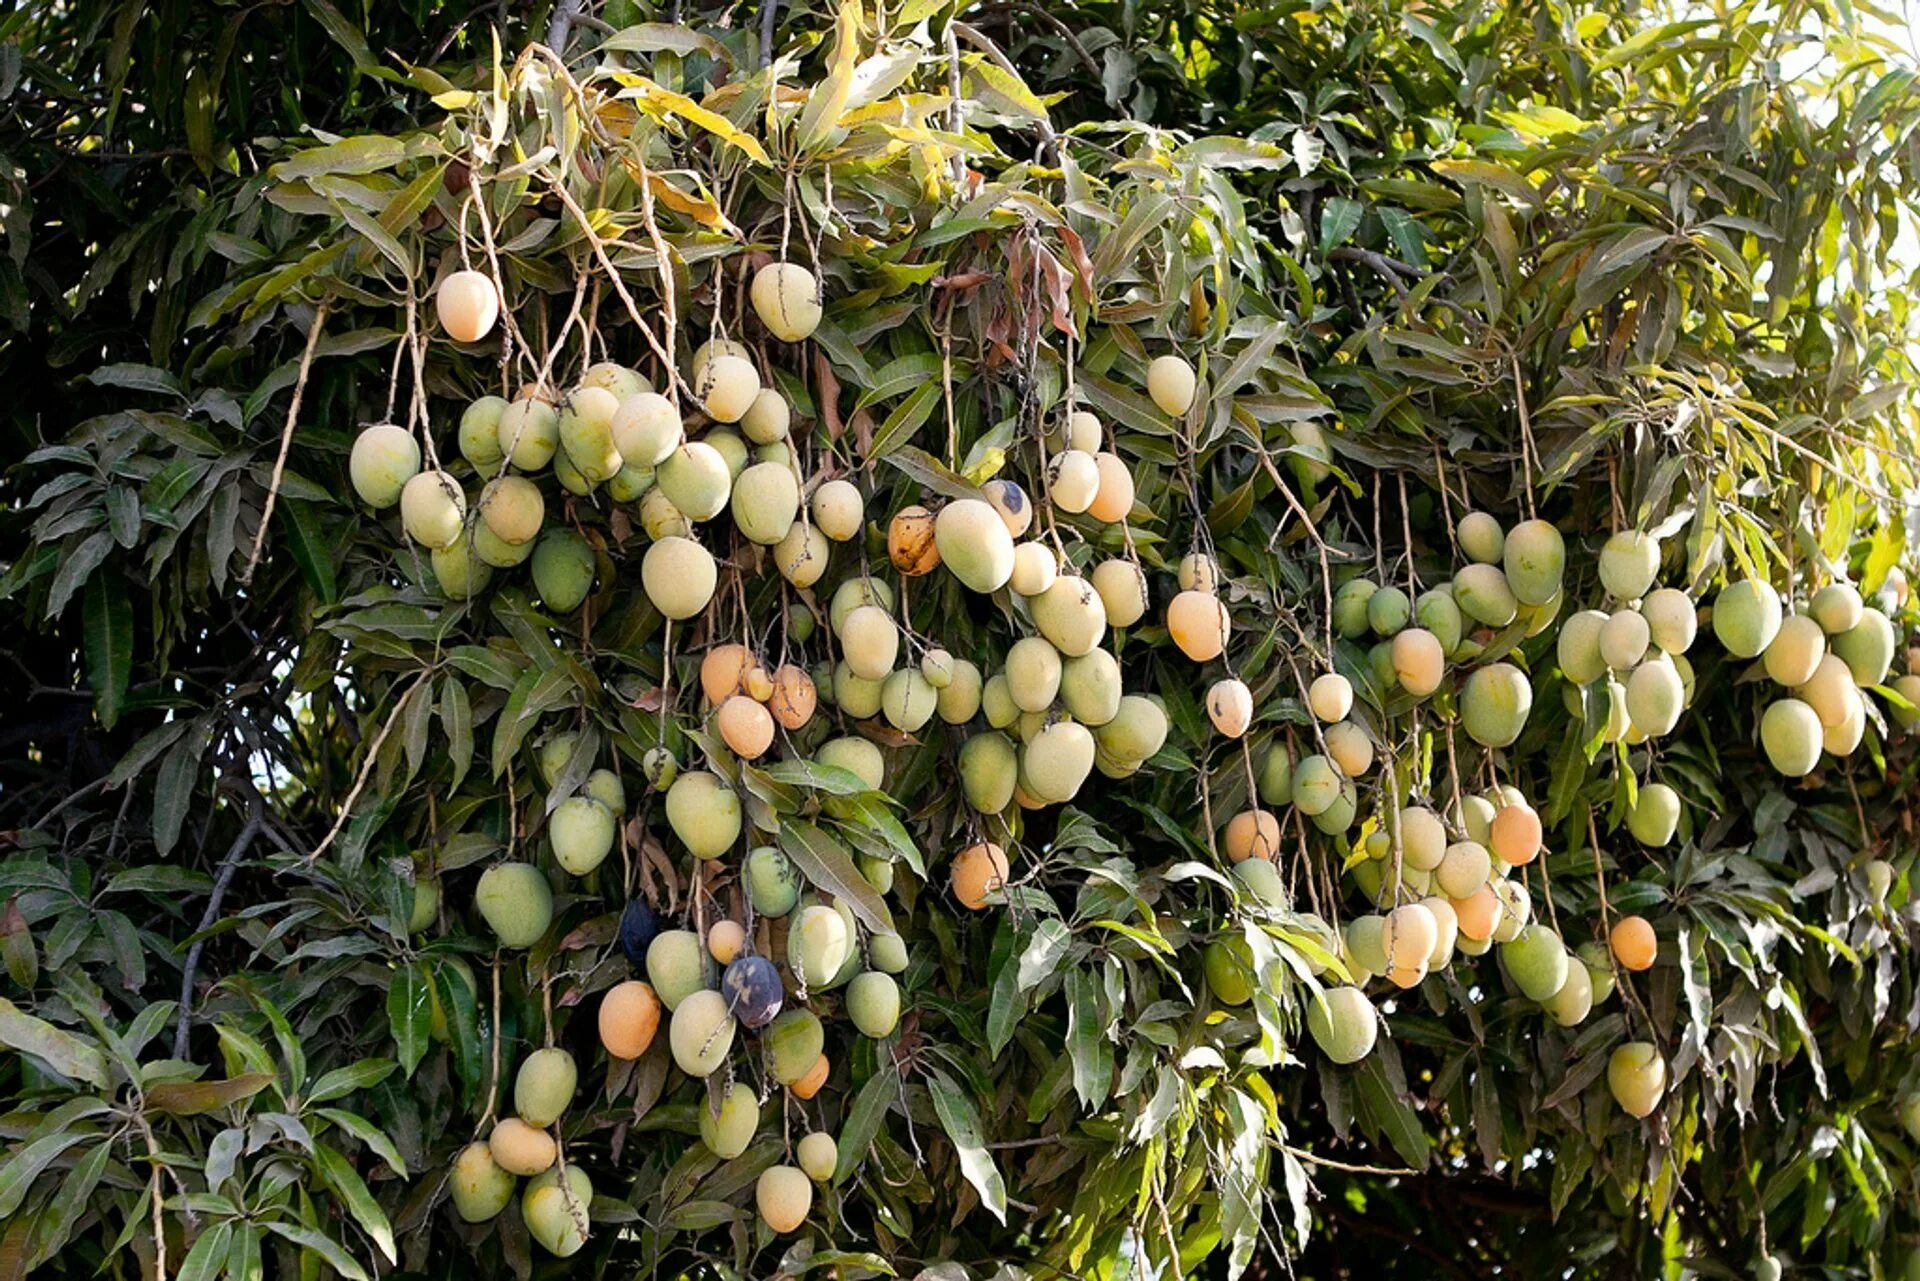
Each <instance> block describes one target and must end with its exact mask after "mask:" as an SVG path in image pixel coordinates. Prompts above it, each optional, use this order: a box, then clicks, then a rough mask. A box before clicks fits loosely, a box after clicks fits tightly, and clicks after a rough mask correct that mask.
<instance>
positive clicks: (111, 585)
mask: <svg viewBox="0 0 1920 1281" xmlns="http://www.w3.org/2000/svg"><path fill="white" fill-rule="evenodd" d="M82 621H83V624H84V628H85V632H84V634H85V637H86V655H87V685H88V686H89V687H90V688H91V689H92V690H93V710H94V714H95V715H96V716H98V717H99V718H100V725H101V727H102V728H103V729H112V728H113V727H114V726H115V725H116V724H118V723H119V720H120V711H121V709H122V708H124V707H125V706H126V703H127V685H128V683H129V682H130V681H131V680H132V677H133V601H132V598H131V597H130V596H129V594H128V592H127V590H126V584H124V583H122V582H120V581H119V575H118V574H112V573H105V572H103V573H97V574H95V575H94V576H93V577H91V578H89V579H88V580H87V595H86V601H85V604H84V606H83V619H82Z"/></svg>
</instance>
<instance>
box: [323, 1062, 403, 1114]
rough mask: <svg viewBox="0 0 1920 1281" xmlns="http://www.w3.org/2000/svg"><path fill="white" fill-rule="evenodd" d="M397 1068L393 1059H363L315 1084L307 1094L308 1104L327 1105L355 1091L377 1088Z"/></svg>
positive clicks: (327, 1075) (336, 1069)
mask: <svg viewBox="0 0 1920 1281" xmlns="http://www.w3.org/2000/svg"><path fill="white" fill-rule="evenodd" d="M395 1066H396V1065H395V1063H394V1061H393V1060H392V1059H361V1060H360V1061H359V1062H358V1063H351V1064H348V1065H347V1066H346V1067H338V1068H335V1069H333V1071H331V1072H328V1073H327V1074H326V1075H325V1076H323V1077H321V1078H320V1079H319V1080H318V1081H315V1082H314V1083H313V1089H312V1090H311V1091H309V1092H308V1094H307V1102H308V1103H309V1104H314V1103H326V1102H329V1101H331V1100H333V1099H338V1098H344V1097H345V1096H346V1095H349V1094H352V1093H353V1092H354V1091H355V1090H365V1089H368V1088H370V1087H372V1086H376V1085H378V1084H380V1082H382V1081H384V1080H386V1079H387V1077H389V1076H391V1075H392V1074H393V1069H394V1067H395Z"/></svg>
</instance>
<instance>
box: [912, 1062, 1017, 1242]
mask: <svg viewBox="0 0 1920 1281" xmlns="http://www.w3.org/2000/svg"><path fill="white" fill-rule="evenodd" d="M927 1093H928V1095H929V1096H931V1097H932V1099H933V1113H934V1115H935V1116H937V1117H938V1118H939V1119H940V1128H941V1129H943V1130H945V1131H946V1132H947V1138H949V1139H951V1140H952V1141H953V1148H954V1151H955V1152H956V1153H958V1154H959V1157H960V1172H961V1173H962V1174H964V1175H966V1176H967V1182H969V1183H971V1184H973V1187H974V1190H975V1191H977V1192H978V1193H979V1194H980V1202H981V1204H982V1205H985V1206H986V1207H987V1212H988V1213H990V1214H992V1215H993V1217H994V1218H996V1219H998V1220H999V1221H1000V1222H1001V1224H1002V1225H1004V1224H1005V1223H1006V1221H1007V1185H1006V1184H1005V1183H1004V1182H1003V1181H1002V1180H1001V1178H1000V1170H999V1168H998V1167H997V1166H995V1165H994V1163H993V1157H992V1156H991V1155H989V1154H988V1152H987V1148H986V1142H985V1140H984V1139H983V1138H982V1137H981V1133H980V1109H979V1108H978V1107H976V1106H975V1105H974V1101H973V1096H972V1095H970V1094H968V1093H967V1092H966V1091H964V1090H962V1089H961V1088H960V1087H959V1086H958V1085H956V1084H954V1081H953V1078H952V1077H950V1076H948V1075H947V1074H946V1073H945V1072H942V1071H939V1070H937V1069H936V1070H934V1071H931V1072H929V1073H928V1074H927Z"/></svg>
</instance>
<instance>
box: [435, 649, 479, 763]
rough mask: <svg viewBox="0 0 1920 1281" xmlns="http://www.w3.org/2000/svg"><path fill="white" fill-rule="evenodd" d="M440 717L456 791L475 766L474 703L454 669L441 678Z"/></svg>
mask: <svg viewBox="0 0 1920 1281" xmlns="http://www.w3.org/2000/svg"><path fill="white" fill-rule="evenodd" d="M440 721H441V724H442V725H443V726H444V727H445V728H446V731H447V762H448V764H450V765H452V766H453V778H452V780H451V781H450V782H449V783H448V784H447V790H448V791H449V792H455V791H458V790H459V789H460V781H461V780H462V779H464V778H465V777H466V776H467V770H468V769H470V768H472V766H473V706H472V704H471V703H470V702H468V700H467V687H466V686H465V685H462V684H461V683H460V680H459V677H457V676H456V675H455V674H454V673H452V672H448V673H447V675H446V677H445V679H443V680H442V681H441V682H440Z"/></svg>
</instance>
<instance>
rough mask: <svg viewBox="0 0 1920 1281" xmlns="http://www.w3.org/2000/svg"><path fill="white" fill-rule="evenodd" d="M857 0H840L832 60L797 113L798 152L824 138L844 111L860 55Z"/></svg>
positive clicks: (836, 124) (811, 148)
mask: <svg viewBox="0 0 1920 1281" xmlns="http://www.w3.org/2000/svg"><path fill="white" fill-rule="evenodd" d="M859 44H860V0H840V16H839V17H838V18H837V19H836V20H835V22H834V30H833V61H832V62H831V63H830V64H829V65H828V68H827V78H826V79H825V80H822V81H821V82H820V83H819V84H817V85H815V86H814V89H813V92H812V93H811V94H809V95H808V96H807V105H806V109H805V110H803V111H802V112H801V113H800V126H799V129H798V132H797V134H796V142H797V143H798V145H799V148H800V150H802V151H812V150H813V149H814V148H815V147H817V146H819V145H820V143H821V142H823V141H825V140H826V138H827V136H828V135H829V134H831V133H832V132H833V131H834V129H835V128H836V127H838V125H839V123H840V114H841V112H843V111H845V110H846V107H847V95H848V93H849V92H851V90H852V88H853V73H854V69H855V68H856V67H857V66H858V65H859V57H860V49H859Z"/></svg>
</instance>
